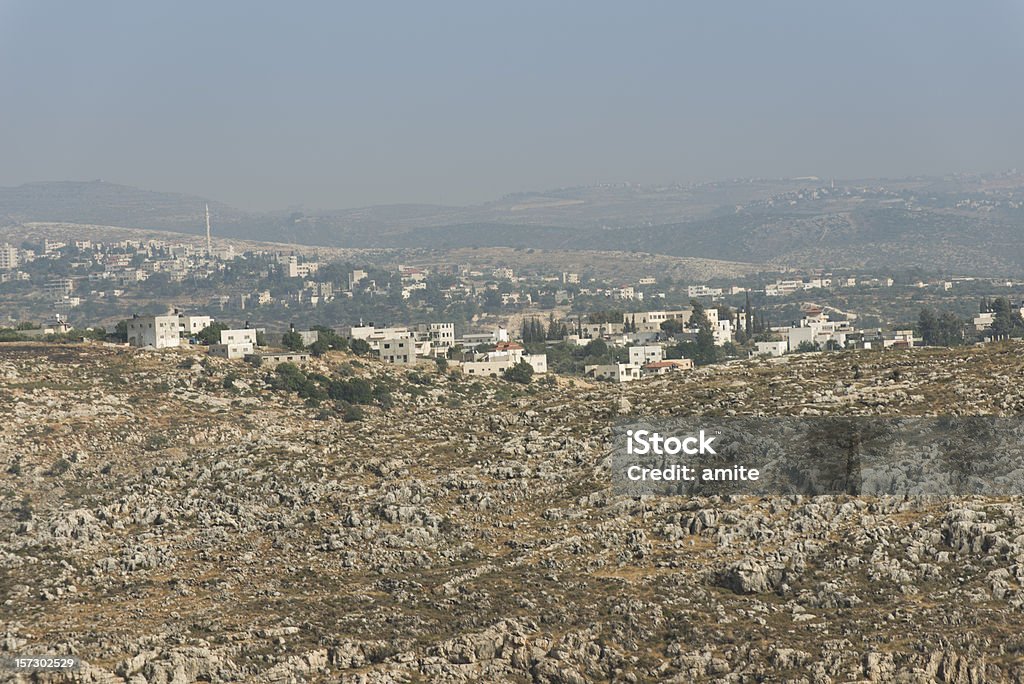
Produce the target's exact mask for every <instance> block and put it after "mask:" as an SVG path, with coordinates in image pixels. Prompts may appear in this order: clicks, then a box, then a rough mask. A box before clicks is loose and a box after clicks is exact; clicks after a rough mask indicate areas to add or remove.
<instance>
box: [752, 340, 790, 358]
mask: <svg viewBox="0 0 1024 684" xmlns="http://www.w3.org/2000/svg"><path fill="white" fill-rule="evenodd" d="M754 348H755V349H757V351H756V352H755V353H756V354H757V355H758V356H763V355H768V356H782V355H783V354H785V353H786V352H787V351H788V350H789V343H788V342H786V340H775V341H771V342H755V343H754Z"/></svg>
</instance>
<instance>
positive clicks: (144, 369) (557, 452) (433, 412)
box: [0, 344, 1024, 683]
mask: <svg viewBox="0 0 1024 684" xmlns="http://www.w3.org/2000/svg"><path fill="white" fill-rule="evenodd" d="M1022 351H1024V349H1022V348H1021V347H1019V346H992V347H988V348H984V349H980V348H972V349H966V350H958V351H927V350H917V351H912V352H907V351H904V352H884V353H879V352H874V353H871V352H866V353H840V354H832V355H813V354H811V355H804V356H801V357H791V358H789V359H787V360H786V361H785V362H781V363H768V362H762V361H759V362H752V363H743V364H735V365H730V366H724V367H717V368H713V369H701V370H698V371H695V372H693V373H691V374H689V375H687V376H685V377H678V376H677V377H666V378H663V379H657V380H652V381H644V382H641V383H636V384H634V385H632V386H630V385H627V386H622V387H613V386H610V385H587V384H585V383H574V384H570V383H568V382H567V381H565V380H562V381H560V382H559V383H558V384H557V385H550V386H549V385H547V384H537V383H535V384H534V385H531V386H529V387H523V386H518V385H512V384H510V383H506V382H504V381H499V380H489V379H484V380H478V381H470V380H467V379H465V378H461V377H459V376H458V375H457V374H452V375H440V374H437V373H436V372H435V371H433V370H429V371H424V370H419V371H416V372H410V371H406V370H403V369H396V368H385V367H381V366H379V365H378V364H377V363H376V362H371V361H362V360H358V359H355V358H354V357H350V356H345V355H336V356H331V357H329V358H324V359H318V360H315V362H314V364H313V366H314V368H315V369H316V370H317V371H318V372H320V373H322V374H323V376H324V377H342V376H344V377H348V378H352V377H364V378H367V379H368V380H369V381H370V382H371V383H372V384H373V386H374V388H375V396H377V397H378V401H377V402H375V403H374V405H372V406H369V407H367V408H366V410H365V415H364V417H363V419H362V420H352V421H350V422H346V421H345V420H344V418H343V415H344V411H343V410H341V409H339V408H338V407H336V406H335V405H334V403H333V402H332V401H330V400H327V401H322V402H320V403H319V405H316V406H312V405H309V404H310V403H315V402H307V401H304V400H303V399H301V398H299V396H298V395H297V394H295V393H294V392H291V391H288V390H285V389H278V388H275V387H274V386H272V385H271V384H268V382H267V378H268V376H272V375H273V374H272V373H270V371H268V370H267V369H255V368H251V367H249V366H247V365H244V364H241V363H239V362H234V361H221V360H212V359H205V358H204V357H202V356H200V355H199V354H198V352H189V351H170V352H163V353H155V352H143V351H131V350H127V349H122V348H115V347H105V346H98V345H66V346H48V345H28V344H6V345H0V461H2V463H0V472H2V474H0V506H2V514H0V540H2V541H0V603H2V606H3V608H2V612H0V614H2V616H3V619H2V620H0V624H2V627H0V630H2V633H0V657H4V658H7V657H10V656H12V655H15V654H42V653H51V654H55V655H69V654H74V655H77V656H78V657H79V658H81V659H82V660H83V661H84V664H83V666H82V668H81V670H80V671H79V672H78V673H76V674H75V675H74V677H75V678H76V679H78V680H80V681H94V682H123V681H129V682H188V681H254V682H288V681H338V680H341V681H351V682H419V681H424V682H425V681H441V682H444V681H448V682H458V681H487V682H506V681H507V682H566V683H575V682H589V681H619V682H643V681H675V682H693V681H708V682H710V681H722V682H753V681H794V682H846V681H882V682H888V681H901V682H932V681H939V682H958V683H959V682H973V683H977V682H1002V681H1022V680H1024V664H1022V656H1021V654H1022V652H1024V638H1022V637H1021V634H1022V632H1024V613H1022V605H1024V592H1022V590H1021V582H1022V578H1024V530H1022V529H1021V525H1022V523H1024V505H1022V500H1021V499H1018V498H1008V499H995V498H984V497H976V498H969V499H950V498H941V499H940V498H934V499H932V498H917V499H894V498H890V499H871V498H855V497H846V496H839V497H816V498H807V497H775V498H765V499H755V498H750V497H731V498H721V497H710V498H683V497H678V498H669V497H661V498H654V497H650V498H643V499H631V498H626V497H618V496H615V495H613V494H612V492H611V488H610V485H609V470H608V468H609V465H608V444H609V438H610V435H611V425H612V422H613V421H614V420H615V419H616V418H618V417H619V416H621V415H622V414H631V415H644V416H647V415H649V416H662V415H673V414H697V413H712V414H715V415H727V414H729V413H730V412H732V413H738V414H766V415H799V414H801V413H803V414H807V413H841V414H895V413H905V414H915V415H929V414H936V413H956V414H972V413H976V414H982V413H995V414H1003V415H1009V414H1016V413H1020V412H1022V411H1024V389H1022V385H1021V380H1022V378H1024V360H1022V358H1024V356H1022V353H1021V352H1022ZM377 389H380V390H381V391H380V392H376V390H377ZM388 390H389V391H388ZM385 395H386V396H387V398H388V400H387V401H383V400H382V397H384V396H385ZM381 403H383V404H384V405H388V404H390V406H389V407H388V408H384V406H381V405H379V404H381ZM349 417H350V418H351V417H352V416H349ZM17 676H20V675H15V674H14V673H13V672H12V671H11V670H4V671H2V672H0V677H10V678H15V677H17ZM61 677H62V675H57V674H52V675H37V679H38V680H39V681H62V679H61ZM22 678H23V679H24V680H26V681H28V678H27V677H25V676H22Z"/></svg>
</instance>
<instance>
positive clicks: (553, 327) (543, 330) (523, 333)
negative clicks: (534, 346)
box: [519, 313, 569, 342]
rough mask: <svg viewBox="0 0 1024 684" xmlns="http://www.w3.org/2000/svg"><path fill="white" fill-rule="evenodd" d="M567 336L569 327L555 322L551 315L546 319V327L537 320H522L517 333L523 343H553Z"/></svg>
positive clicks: (553, 316)
mask: <svg viewBox="0 0 1024 684" xmlns="http://www.w3.org/2000/svg"><path fill="white" fill-rule="evenodd" d="M568 334H569V327H568V326H567V325H566V324H565V323H559V322H558V321H556V320H555V315H554V314H553V313H552V314H551V315H550V316H549V317H548V324H547V327H545V326H544V324H543V323H541V322H540V321H539V320H538V319H537V318H531V319H529V320H526V319H523V324H522V326H521V328H520V333H519V335H520V337H521V338H522V340H523V342H545V341H555V340H560V339H562V338H564V337H565V336H566V335H568Z"/></svg>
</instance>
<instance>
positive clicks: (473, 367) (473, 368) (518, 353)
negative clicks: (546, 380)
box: [462, 342, 548, 375]
mask: <svg viewBox="0 0 1024 684" xmlns="http://www.w3.org/2000/svg"><path fill="white" fill-rule="evenodd" d="M520 361H525V362H526V363H528V364H530V366H531V367H533V372H534V373H536V374H538V375H540V374H543V373H547V372H548V357H547V354H527V353H526V350H525V349H523V346H522V345H521V344H518V343H516V342H499V343H498V344H497V346H496V348H495V350H494V351H491V352H486V353H485V354H481V355H479V357H478V358H477V359H476V360H474V361H466V362H464V363H463V364H462V372H463V373H465V374H466V375H491V374H494V375H498V374H501V373H503V372H505V371H506V370H508V369H509V368H511V367H512V366H514V365H516V364H517V363H519V362H520Z"/></svg>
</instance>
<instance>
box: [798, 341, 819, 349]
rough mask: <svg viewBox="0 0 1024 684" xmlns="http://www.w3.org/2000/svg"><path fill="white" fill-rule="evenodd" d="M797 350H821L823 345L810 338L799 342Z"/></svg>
mask: <svg viewBox="0 0 1024 684" xmlns="http://www.w3.org/2000/svg"><path fill="white" fill-rule="evenodd" d="M796 351H798V352H815V351H821V346H819V345H818V343H817V342H811V341H809V340H804V341H803V342H801V343H800V344H798V345H797V346H796Z"/></svg>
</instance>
